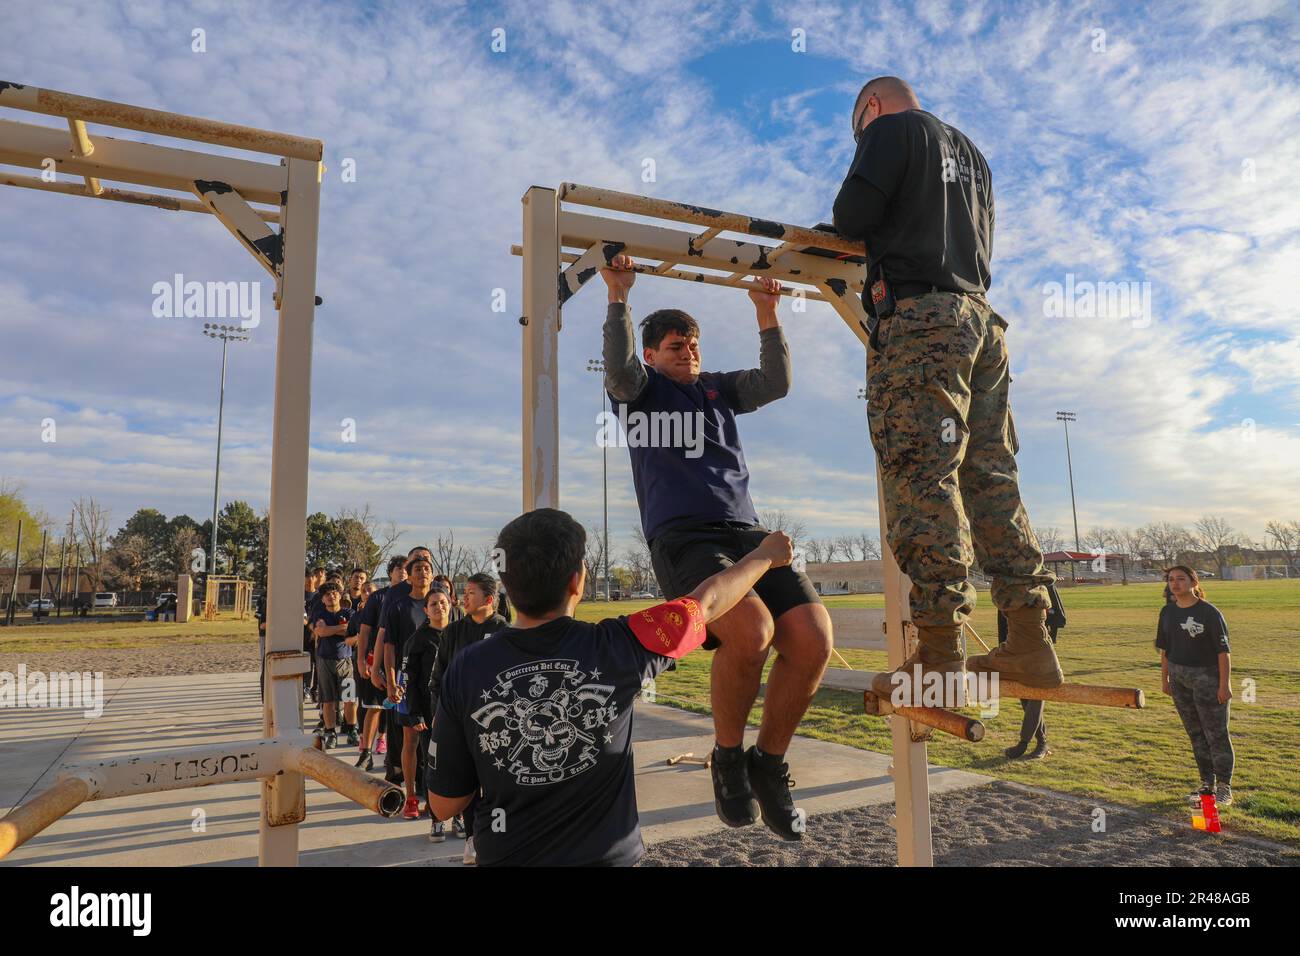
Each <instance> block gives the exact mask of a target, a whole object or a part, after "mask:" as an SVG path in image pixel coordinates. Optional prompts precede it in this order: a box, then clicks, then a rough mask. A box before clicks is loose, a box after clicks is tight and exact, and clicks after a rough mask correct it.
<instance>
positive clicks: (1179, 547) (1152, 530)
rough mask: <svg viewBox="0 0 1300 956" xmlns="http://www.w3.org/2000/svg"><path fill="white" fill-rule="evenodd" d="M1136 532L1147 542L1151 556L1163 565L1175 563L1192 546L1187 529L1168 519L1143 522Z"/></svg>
mask: <svg viewBox="0 0 1300 956" xmlns="http://www.w3.org/2000/svg"><path fill="white" fill-rule="evenodd" d="M1138 532H1139V533H1140V534H1141V535H1142V536H1143V537H1144V538H1145V539H1146V541H1147V543H1148V544H1149V546H1150V548H1151V553H1152V556H1153V557H1155V558H1157V559H1158V560H1159V561H1160V562H1161V564H1162V565H1164V566H1165V567H1168V566H1169V565H1171V564H1177V563H1178V559H1179V557H1180V556H1181V555H1182V553H1183V552H1184V551H1187V550H1188V549H1189V548H1190V547H1191V546H1192V540H1191V535H1189V534H1188V533H1187V529H1186V528H1184V527H1183V526H1182V525H1177V524H1174V523H1173V522H1170V521H1156V522H1152V523H1151V524H1145V525H1143V526H1142V527H1141V528H1139V529H1138Z"/></svg>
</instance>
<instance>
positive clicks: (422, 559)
mask: <svg viewBox="0 0 1300 956" xmlns="http://www.w3.org/2000/svg"><path fill="white" fill-rule="evenodd" d="M417 564H427V565H428V566H429V570H430V571H432V570H433V562H432V561H430V560H429V559H428V558H426V557H424V556H423V555H420V556H419V557H415V558H411V559H410V560H409V561H407V562H406V570H407V572H408V573H409V572H410V570H411V568H413V567H415V566H416V565H417Z"/></svg>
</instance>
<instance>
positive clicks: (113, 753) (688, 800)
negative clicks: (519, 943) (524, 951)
mask: <svg viewBox="0 0 1300 956" xmlns="http://www.w3.org/2000/svg"><path fill="white" fill-rule="evenodd" d="M105 698H106V702H105V707H104V713H103V715H102V716H100V717H99V718H97V719H94V720H88V719H87V718H85V717H84V716H82V714H81V712H80V711H69V710H63V711H59V710H38V709H25V710H11V709H4V710H0V808H2V809H3V810H4V811H5V812H7V811H8V810H9V809H11V808H12V807H13V806H14V805H16V804H17V803H19V802H21V801H22V800H23V799H24V798H25V797H27V796H28V795H30V794H33V793H35V792H38V791H39V790H41V789H44V788H45V787H47V786H49V785H50V784H51V783H52V782H53V780H54V777H55V776H56V774H57V771H58V768H59V766H60V765H62V764H64V763H80V762H87V761H92V760H103V759H108V758H110V757H121V756H126V755H135V754H147V753H150V752H157V751H164V750H174V749H176V748H179V747H187V746H195V745H199V744H209V743H216V742H222V741H225V742H230V741H237V740H253V739H258V738H260V737H261V706H260V703H259V700H258V690H257V675H256V674H255V673H245V674H212V675H195V676H188V677H151V678H132V679H121V680H113V681H105ZM308 713H309V714H310V717H309V718H308V723H314V722H315V710H314V708H313V709H310V710H309V711H308ZM863 719H868V718H865V717H864V718H863ZM635 741H636V743H635V753H636V780H637V801H638V805H639V807H640V811H641V821H642V827H643V831H644V835H645V839H646V842H647V843H652V842H658V841H663V840H673V839H680V838H683V837H690V836H697V835H700V834H703V833H708V832H711V831H714V830H720V829H723V825H722V823H721V822H720V821H719V820H718V818H717V816H716V815H715V814H714V811H713V790H712V785H711V783H710V780H709V772H708V771H707V770H706V769H705V768H703V767H700V766H691V765H678V766H673V767H669V766H667V764H666V761H667V759H668V758H669V757H671V756H675V755H677V754H680V753H684V752H686V751H694V752H695V753H696V754H698V755H700V756H704V755H705V754H707V753H708V751H709V749H710V747H711V746H712V743H713V725H712V721H711V720H710V719H709V718H708V717H704V716H700V715H698V714H690V713H686V712H683V711H679V710H675V709H673V708H670V707H664V706H660V705H654V704H648V703H645V702H638V703H637V715H636V722H635ZM331 753H332V754H333V755H335V756H337V757H338V758H339V759H341V760H346V761H349V762H350V761H351V760H353V759H355V755H356V751H355V750H351V749H349V748H339V749H336V750H333V751H331ZM788 759H789V762H790V766H791V772H792V774H793V775H794V777H795V779H796V781H797V784H796V787H795V801H796V804H797V805H798V806H800V807H802V808H803V809H804V810H806V811H807V812H808V813H809V815H813V814H817V813H824V812H827V811H831V810H840V809H844V808H847V807H853V806H861V805H864V804H874V803H889V802H892V800H893V787H892V783H891V780H890V777H889V775H888V773H887V767H888V764H889V757H888V756H886V755H884V754H876V753H871V752H868V751H862V750H855V749H853V748H851V747H845V746H842V745H840V744H832V743H827V742H825V741H819V740H812V739H810V738H804V737H797V738H795V741H794V743H793V745H792V746H791V749H790V754H789V758H788ZM989 782H991V778H989V777H983V776H980V775H977V774H972V773H967V772H964V771H958V770H949V769H946V768H941V767H935V768H931V771H930V786H931V789H932V790H934V791H942V790H948V789H955V788H959V787H965V786H976V785H980V784H985V783H989ZM258 799H259V788H258V787H257V786H256V785H254V784H250V783H234V784H222V785H218V786H210V787H201V788H195V789H190V790H173V791H169V792H166V793H156V794H147V795H143V796H136V797H131V798H118V799H113V800H104V801H93V802H91V803H87V804H83V805H82V806H80V807H78V808H77V809H76V810H74V811H73V812H72V813H70V814H68V816H66V817H64V818H63V819H62V820H60V821H59V822H58V823H55V824H54V825H53V826H51V827H49V828H48V829H47V830H45V832H43V833H41V834H39V835H37V836H36V837H35V838H34V839H32V840H31V841H29V842H28V843H27V844H25V845H24V846H21V847H19V848H18V849H16V850H15V851H14V852H13V853H11V854H10V855H9V857H8V858H6V859H5V860H3V861H0V866H22V865H51V866H140V865H150V866H191V865H244V866H248V865H255V864H256V862H257V820H258V812H259V803H258ZM428 831H429V822H428V820H419V821H412V820H403V819H401V818H400V817H399V818H396V819H392V820H385V819H383V818H381V817H379V816H377V815H375V814H373V813H371V812H370V811H367V810H364V809H362V808H361V807H359V806H357V805H356V804H353V803H352V802H350V801H348V800H346V799H344V798H343V797H340V796H339V795H338V794H336V793H334V792H333V791H331V790H328V789H326V788H325V787H323V786H321V785H320V784H317V783H315V782H314V781H311V780H308V781H307V819H306V821H305V822H304V823H303V824H301V825H300V827H299V846H300V850H301V852H300V857H299V858H300V862H301V864H302V865H304V866H343V865H348V866H401V865H423V866H430V865H433V866H460V865H461V864H460V856H461V851H462V849H463V843H462V842H461V841H460V840H458V839H456V838H454V837H449V838H448V839H447V841H446V842H445V843H442V844H430V843H429V842H428V839H427V835H428Z"/></svg>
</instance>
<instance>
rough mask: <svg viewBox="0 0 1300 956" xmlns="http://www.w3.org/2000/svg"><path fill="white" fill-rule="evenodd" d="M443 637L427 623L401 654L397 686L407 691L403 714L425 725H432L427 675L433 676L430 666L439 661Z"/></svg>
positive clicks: (441, 632) (412, 637)
mask: <svg viewBox="0 0 1300 956" xmlns="http://www.w3.org/2000/svg"><path fill="white" fill-rule="evenodd" d="M444 633H445V632H444V631H440V630H438V629H437V628H434V627H431V626H430V625H429V623H428V621H426V622H425V623H424V624H423V625H421V626H420V627H419V628H418V629H417V630H416V632H415V633H414V634H412V635H411V637H410V639H409V640H408V641H407V642H406V647H405V648H404V649H403V652H402V668H401V672H402V673H401V677H399V679H398V683H399V684H401V685H402V686H404V687H405V688H406V711H405V712H406V713H408V714H410V715H411V716H413V717H419V718H420V719H421V720H423V721H424V723H425V724H430V723H432V722H433V714H432V713H430V710H431V706H430V703H429V675H430V674H432V673H433V663H434V661H436V660H437V659H438V646H439V645H440V644H441V643H442V635H443V634H444Z"/></svg>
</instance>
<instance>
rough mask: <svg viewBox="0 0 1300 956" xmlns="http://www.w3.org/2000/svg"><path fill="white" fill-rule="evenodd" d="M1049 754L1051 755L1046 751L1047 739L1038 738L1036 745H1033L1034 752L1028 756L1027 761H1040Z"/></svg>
mask: <svg viewBox="0 0 1300 956" xmlns="http://www.w3.org/2000/svg"><path fill="white" fill-rule="evenodd" d="M1050 753H1051V751H1050V750H1048V749H1047V738H1046V737H1040V738H1038V743H1037V744H1035V745H1034V750H1033V752H1032V753H1031V754H1030V755H1029V757H1028V759H1029V760H1042V759H1043V758H1044V757H1046V756H1047V755H1048V754H1050Z"/></svg>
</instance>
